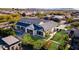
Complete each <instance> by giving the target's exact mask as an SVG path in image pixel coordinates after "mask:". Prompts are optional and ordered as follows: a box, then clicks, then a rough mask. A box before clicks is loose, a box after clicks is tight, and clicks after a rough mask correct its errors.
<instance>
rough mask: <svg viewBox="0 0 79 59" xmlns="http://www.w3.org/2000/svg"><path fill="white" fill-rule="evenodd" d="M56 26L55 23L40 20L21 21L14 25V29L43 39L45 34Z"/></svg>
mask: <svg viewBox="0 0 79 59" xmlns="http://www.w3.org/2000/svg"><path fill="white" fill-rule="evenodd" d="M56 26H58V23H57V22H54V21H50V20H40V19H34V18H33V19H25V18H24V19H21V20H20V21H19V22H17V23H16V29H17V30H18V31H21V32H26V33H30V34H31V35H38V36H42V37H45V32H47V31H49V32H51V31H52V30H54V28H55V27H56Z"/></svg>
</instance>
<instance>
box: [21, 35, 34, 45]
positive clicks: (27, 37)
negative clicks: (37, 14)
mask: <svg viewBox="0 0 79 59" xmlns="http://www.w3.org/2000/svg"><path fill="white" fill-rule="evenodd" d="M32 42H33V40H32V37H31V35H30V34H25V35H24V36H23V37H22V44H24V45H26V44H32Z"/></svg>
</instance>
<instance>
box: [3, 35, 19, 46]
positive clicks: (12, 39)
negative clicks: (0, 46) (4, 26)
mask: <svg viewBox="0 0 79 59" xmlns="http://www.w3.org/2000/svg"><path fill="white" fill-rule="evenodd" d="M2 40H3V41H4V42H5V43H6V44H8V45H12V44H14V43H16V42H19V40H18V39H17V38H15V37H14V36H8V37H4V38H2Z"/></svg>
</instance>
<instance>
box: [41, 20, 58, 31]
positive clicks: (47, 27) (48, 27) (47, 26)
mask: <svg viewBox="0 0 79 59" xmlns="http://www.w3.org/2000/svg"><path fill="white" fill-rule="evenodd" d="M41 26H42V27H43V28H44V30H45V31H50V30H52V28H53V27H57V26H58V23H57V22H54V21H48V22H46V23H44V24H41Z"/></svg>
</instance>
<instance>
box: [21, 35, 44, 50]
mask: <svg viewBox="0 0 79 59" xmlns="http://www.w3.org/2000/svg"><path fill="white" fill-rule="evenodd" d="M43 42H44V40H43V38H42V37H38V36H31V35H30V34H25V35H24V36H23V39H22V44H24V45H25V44H31V45H33V46H34V48H35V49H40V48H41V47H42V46H43Z"/></svg>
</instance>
